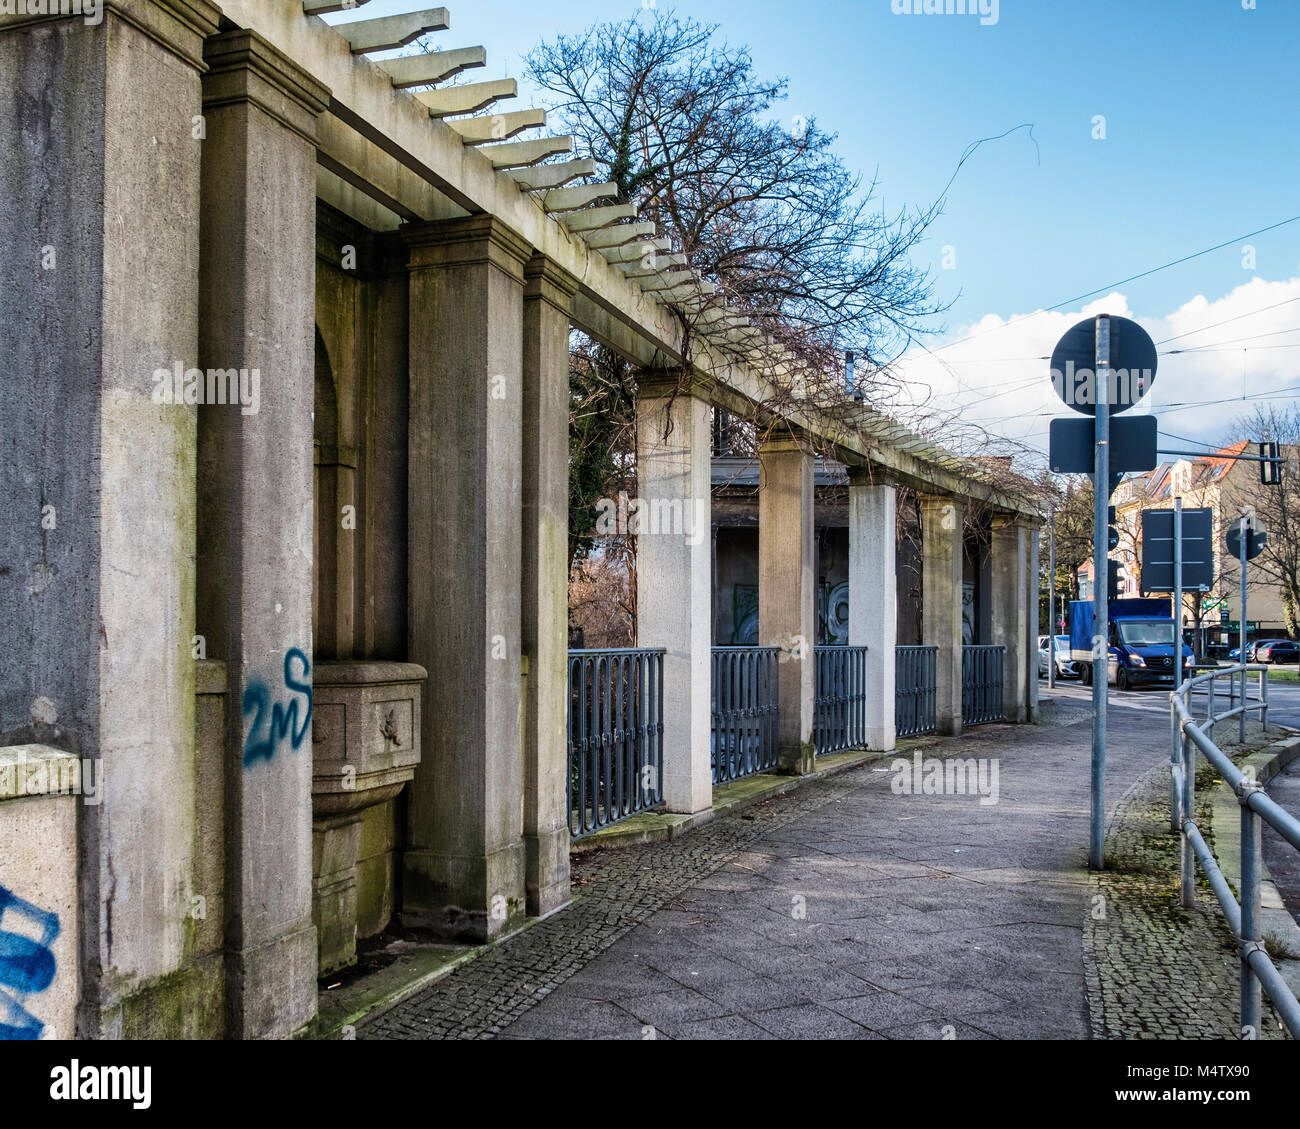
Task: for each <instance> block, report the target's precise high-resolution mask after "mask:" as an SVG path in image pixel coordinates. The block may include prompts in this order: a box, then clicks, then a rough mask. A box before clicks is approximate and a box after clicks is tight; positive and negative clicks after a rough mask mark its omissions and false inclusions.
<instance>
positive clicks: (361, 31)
mask: <svg viewBox="0 0 1300 1129" xmlns="http://www.w3.org/2000/svg"><path fill="white" fill-rule="evenodd" d="M305 7H306V5H304V8H305ZM450 21H451V17H450V15H449V14H448V12H447V9H446V8H425V9H424V10H423V11H421V12H403V13H400V14H398V15H396V16H380V17H379V18H378V19H373V20H358V21H357V22H356V23H350V24H338V25H336V26H337V28H338V31H339V33H340V34H341V35H342V36H343V38H344V39H346V40H347V41H348V42H349V43H350V44H352V53H353V54H354V55H360V54H361V53H362V52H365V51H389V50H391V49H392V48H394V47H405V46H406V45H407V44H408V43H413V42H414V41H415V40H417V39H419V38H420V36H422V35H426V34H428V33H429V32H431V31H446V30H447V29H448V28H449V27H450V26H451V22H450Z"/></svg>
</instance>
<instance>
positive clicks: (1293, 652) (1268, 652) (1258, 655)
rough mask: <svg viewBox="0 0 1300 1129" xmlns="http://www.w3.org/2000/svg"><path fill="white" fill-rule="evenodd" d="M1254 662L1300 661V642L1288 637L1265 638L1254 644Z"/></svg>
mask: <svg viewBox="0 0 1300 1129" xmlns="http://www.w3.org/2000/svg"><path fill="white" fill-rule="evenodd" d="M1254 661H1255V662H1261V663H1300V643H1293V642H1292V641H1291V640H1290V639H1266V640H1264V642H1262V643H1258V644H1256V646H1255V659H1254Z"/></svg>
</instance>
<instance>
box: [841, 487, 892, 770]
mask: <svg viewBox="0 0 1300 1129" xmlns="http://www.w3.org/2000/svg"><path fill="white" fill-rule="evenodd" d="M895 504H896V496H895V490H894V487H892V486H873V485H872V484H871V481H870V479H869V477H868V474H867V471H866V468H857V467H853V468H850V470H849V644H850V645H851V646H854V647H866V648H867V748H869V749H884V750H888V749H892V748H893V747H894V738H895V730H894V647H895V644H896V642H897V635H898V594H897V584H896V583H895V574H896V572H897V568H896V565H895V550H896V541H897V525H896V523H895Z"/></svg>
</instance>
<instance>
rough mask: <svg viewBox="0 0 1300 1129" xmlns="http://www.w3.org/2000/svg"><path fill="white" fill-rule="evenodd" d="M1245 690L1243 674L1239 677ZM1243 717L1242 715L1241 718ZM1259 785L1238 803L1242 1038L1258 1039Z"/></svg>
mask: <svg viewBox="0 0 1300 1129" xmlns="http://www.w3.org/2000/svg"><path fill="white" fill-rule="evenodd" d="M1242 689H1243V691H1244V689H1245V674H1244V673H1243V674H1242ZM1243 716H1244V715H1243ZM1258 787H1259V785H1258V784H1256V783H1255V782H1254V781H1251V780H1243V781H1242V783H1241V792H1240V794H1239V796H1238V799H1239V801H1240V803H1241V942H1240V944H1241V1037H1242V1038H1243V1039H1258V1038H1259V1019H1260V1002H1261V1001H1260V984H1259V979H1258V977H1256V975H1255V974H1254V972H1252V971H1251V968H1250V959H1249V957H1250V954H1251V951H1252V950H1253V949H1256V948H1258V947H1259V943H1260V937H1259V853H1260V821H1259V816H1258V815H1257V814H1256V813H1255V811H1254V809H1253V808H1252V807H1251V806H1250V803H1249V800H1250V794H1251V792H1253V791H1254V790H1255V789H1256V788H1258Z"/></svg>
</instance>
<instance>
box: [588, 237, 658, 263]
mask: <svg viewBox="0 0 1300 1129" xmlns="http://www.w3.org/2000/svg"><path fill="white" fill-rule="evenodd" d="M671 247H672V241H671V240H670V239H668V238H667V237H666V236H662V235H661V236H657V237H655V238H654V239H643V240H641V241H639V242H637V243H625V244H620V245H619V246H617V247H600V248H597V250H599V251H600V253H601V255H602V256H604V259H605V261H606V262H607V263H610V264H613V265H619V266H621V265H622V264H623V263H639V262H641V261H642V260H643V259H645V258H646V257H647V256H650V255H654V256H655V257H656V259H657V258H658V257H659V252H661V251H667V250H669V249H670V248H671Z"/></svg>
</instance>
